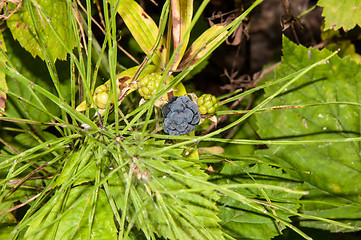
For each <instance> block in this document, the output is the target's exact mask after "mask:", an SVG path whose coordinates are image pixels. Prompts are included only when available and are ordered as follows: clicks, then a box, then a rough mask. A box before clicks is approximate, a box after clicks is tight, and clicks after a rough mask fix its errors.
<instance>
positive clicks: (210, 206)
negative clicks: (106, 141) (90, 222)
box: [110, 140, 223, 240]
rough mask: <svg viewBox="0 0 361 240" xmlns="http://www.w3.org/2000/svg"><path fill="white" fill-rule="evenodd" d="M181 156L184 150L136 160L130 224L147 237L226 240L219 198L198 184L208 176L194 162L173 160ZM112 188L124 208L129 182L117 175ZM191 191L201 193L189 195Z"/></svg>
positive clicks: (157, 145)
mask: <svg viewBox="0 0 361 240" xmlns="http://www.w3.org/2000/svg"><path fill="white" fill-rule="evenodd" d="M163 146H164V141H159V142H154V140H149V141H147V142H146V143H145V145H143V146H142V149H144V150H147V149H152V150H154V149H155V148H162V147H163ZM181 154H182V151H181V150H180V151H179V149H177V150H176V149H174V150H169V151H165V152H163V153H162V154H161V155H160V156H154V157H150V156H147V155H146V152H145V155H144V156H142V155H143V154H142V155H140V156H139V158H133V163H134V165H136V166H137V167H136V168H133V169H134V173H133V174H134V175H133V178H132V181H133V183H132V185H133V186H134V188H131V190H130V194H129V199H128V203H127V211H128V212H127V220H128V221H134V222H135V226H136V227H137V228H138V229H141V230H142V231H143V232H144V233H145V235H146V236H151V234H153V233H155V234H157V235H158V236H163V237H165V238H169V239H197V240H198V239H199V240H200V239H207V240H208V239H215V240H218V239H223V236H222V232H221V230H220V228H219V225H218V221H219V218H218V217H217V214H218V209H217V207H216V206H215V199H216V195H215V194H214V193H213V192H212V191H210V190H207V189H204V186H203V185H202V184H201V183H199V182H197V180H202V181H205V180H207V178H208V176H207V174H205V173H204V172H203V171H202V170H200V168H199V166H198V165H197V164H195V163H193V162H192V161H191V160H187V161H184V160H181V159H176V160H172V158H173V157H177V156H178V158H179V156H180V155H181ZM110 184H111V185H112V195H113V196H114V198H115V200H116V202H117V205H118V206H120V207H122V206H124V204H125V202H124V201H125V196H126V195H125V193H124V191H125V189H126V186H127V181H126V179H124V178H123V177H122V176H121V175H117V177H113V178H112V179H111V180H110ZM192 188H196V189H199V190H196V191H190V192H187V190H191V189H192ZM183 190H185V191H183ZM168 192H169V193H168ZM140 203H141V204H140ZM122 210H123V211H124V209H122Z"/></svg>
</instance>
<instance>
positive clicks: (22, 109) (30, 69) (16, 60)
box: [0, 31, 70, 122]
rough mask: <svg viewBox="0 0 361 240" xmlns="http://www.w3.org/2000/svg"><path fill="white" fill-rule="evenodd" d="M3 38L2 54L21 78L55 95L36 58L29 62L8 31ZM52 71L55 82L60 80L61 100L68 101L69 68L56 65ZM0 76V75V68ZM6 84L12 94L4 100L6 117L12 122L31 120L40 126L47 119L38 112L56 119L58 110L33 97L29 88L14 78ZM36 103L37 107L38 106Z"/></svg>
mask: <svg viewBox="0 0 361 240" xmlns="http://www.w3.org/2000/svg"><path fill="white" fill-rule="evenodd" d="M3 35H4V38H5V42H6V47H7V53H6V54H7V56H8V59H10V61H11V64H12V66H13V67H14V68H15V69H16V70H17V71H18V72H19V73H21V74H22V75H23V76H25V77H26V78H28V79H31V81H32V82H33V83H35V84H37V85H39V86H41V87H43V88H45V89H46V90H48V91H50V92H52V93H56V91H55V88H54V84H53V82H52V80H51V78H50V76H49V72H48V69H47V67H46V64H45V63H44V62H43V61H41V60H40V59H39V58H37V59H33V58H32V56H31V55H30V54H29V53H28V52H26V51H25V50H24V49H23V48H22V47H21V46H20V45H19V44H18V43H17V42H16V41H14V39H13V38H12V37H11V34H10V32H9V31H5V32H3ZM56 67H57V69H58V73H59V78H61V79H63V81H62V83H61V86H62V88H61V89H62V93H63V96H64V98H65V99H69V98H70V84H69V81H70V78H69V64H68V63H66V62H60V61H59V62H57V63H56ZM0 72H2V69H1V67H0ZM7 84H8V89H9V92H11V93H13V94H14V95H10V94H8V96H7V97H8V100H7V103H6V113H8V114H9V116H11V117H15V118H25V119H32V120H37V121H40V122H46V121H49V119H50V118H49V116H48V115H47V114H46V113H44V112H43V111H41V110H39V109H38V108H40V109H47V111H49V112H50V113H51V114H53V115H56V116H59V115H60V108H59V107H58V106H57V105H56V104H54V103H53V102H52V101H50V100H49V99H48V98H46V97H44V96H42V95H41V94H38V95H35V93H34V91H33V90H32V89H31V88H29V87H25V86H24V85H23V84H22V83H21V82H20V81H18V80H17V79H16V78H14V77H11V76H7ZM0 87H3V86H1V85H0ZM22 99H25V100H27V101H29V102H31V103H33V104H35V106H37V107H38V108H36V107H34V106H31V105H30V104H27V103H26V102H24V101H21V100H22ZM39 100H40V101H41V103H39Z"/></svg>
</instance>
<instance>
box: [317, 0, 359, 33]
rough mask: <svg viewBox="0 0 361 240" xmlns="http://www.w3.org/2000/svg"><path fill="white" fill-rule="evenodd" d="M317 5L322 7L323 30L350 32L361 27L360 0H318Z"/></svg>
mask: <svg viewBox="0 0 361 240" xmlns="http://www.w3.org/2000/svg"><path fill="white" fill-rule="evenodd" d="M317 5H319V6H320V7H323V13H322V16H324V17H325V29H339V28H343V29H344V30H350V29H352V28H354V27H355V26H356V25H359V26H360V25H361V1H360V0H344V1H339V0H319V1H318V3H317Z"/></svg>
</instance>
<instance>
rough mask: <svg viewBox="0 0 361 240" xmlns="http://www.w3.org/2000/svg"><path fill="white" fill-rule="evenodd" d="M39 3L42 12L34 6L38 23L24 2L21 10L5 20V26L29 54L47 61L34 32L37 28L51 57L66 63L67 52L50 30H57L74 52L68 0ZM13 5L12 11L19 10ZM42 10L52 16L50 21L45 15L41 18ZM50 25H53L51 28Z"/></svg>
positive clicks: (42, 1)
mask: <svg viewBox="0 0 361 240" xmlns="http://www.w3.org/2000/svg"><path fill="white" fill-rule="evenodd" d="M37 3H38V5H39V7H41V9H38V8H37V7H35V6H31V11H32V12H33V14H34V21H35V22H33V19H32V17H31V14H30V10H29V8H28V4H25V1H23V5H22V7H21V9H20V10H19V11H17V12H16V13H15V14H13V15H12V16H11V17H10V18H9V19H8V20H6V23H7V25H8V27H9V29H10V30H11V33H12V34H13V36H14V38H15V39H17V40H18V41H19V43H20V44H21V46H23V47H24V48H25V49H26V50H27V51H28V52H30V53H31V55H33V57H36V56H39V57H40V58H41V59H44V56H43V52H42V49H41V45H40V43H39V39H38V37H37V34H36V31H35V29H36V30H37V32H38V33H39V37H40V38H41V39H42V41H43V44H44V46H45V48H46V49H47V51H48V52H49V53H50V54H51V58H52V59H53V60H54V61H55V60H56V59H61V60H65V59H66V55H67V53H68V52H67V50H66V49H65V48H64V47H63V45H62V44H61V43H60V41H59V39H58V38H57V37H56V36H55V35H54V33H53V30H52V29H51V28H52V27H54V29H55V31H56V32H57V33H58V34H59V36H60V38H61V39H62V41H63V42H64V43H65V44H66V45H67V47H68V48H69V49H73V47H74V46H75V40H74V35H73V34H72V31H71V29H70V28H71V25H70V22H69V19H68V14H67V8H68V3H67V1H66V0H52V1H48V0H37ZM10 6H11V8H12V9H13V8H14V9H15V7H16V6H15V5H10ZM41 11H45V12H46V13H47V14H48V15H49V18H44V16H43V15H41ZM50 24H51V25H52V26H50Z"/></svg>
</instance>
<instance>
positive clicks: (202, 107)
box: [197, 94, 218, 114]
mask: <svg viewBox="0 0 361 240" xmlns="http://www.w3.org/2000/svg"><path fill="white" fill-rule="evenodd" d="M197 103H198V110H199V112H200V113H201V114H214V113H215V112H216V109H217V107H218V103H217V99H216V97H215V96H213V95H211V94H203V95H202V96H201V97H200V98H198V101H197Z"/></svg>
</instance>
